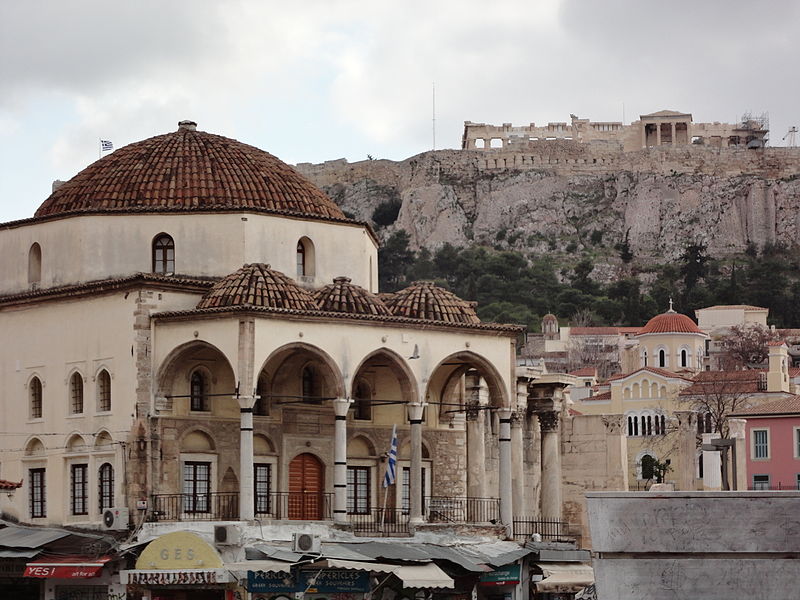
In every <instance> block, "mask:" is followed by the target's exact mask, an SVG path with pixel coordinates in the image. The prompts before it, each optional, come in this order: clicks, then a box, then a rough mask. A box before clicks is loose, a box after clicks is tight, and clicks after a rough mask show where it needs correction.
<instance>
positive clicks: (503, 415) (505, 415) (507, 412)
mask: <svg viewBox="0 0 800 600" xmlns="http://www.w3.org/2000/svg"><path fill="white" fill-rule="evenodd" d="M511 414H512V410H511V409H510V408H508V407H506V406H504V407H502V408H499V409H498V410H497V415H498V416H499V417H500V419H501V420H505V421H509V422H510V421H511Z"/></svg>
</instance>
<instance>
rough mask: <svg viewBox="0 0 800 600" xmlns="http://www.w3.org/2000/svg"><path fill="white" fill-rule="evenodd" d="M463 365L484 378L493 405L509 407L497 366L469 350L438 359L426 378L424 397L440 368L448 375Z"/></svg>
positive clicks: (506, 391)
mask: <svg viewBox="0 0 800 600" xmlns="http://www.w3.org/2000/svg"><path fill="white" fill-rule="evenodd" d="M465 366H466V367H471V368H473V369H476V370H477V371H478V372H479V373H480V374H481V376H482V377H483V378H484V379H485V380H486V383H487V385H488V386H489V401H490V403H491V404H492V405H493V406H495V407H498V408H510V407H511V404H510V400H509V397H508V390H507V389H506V385H505V381H504V380H503V377H502V376H501V375H500V373H499V372H498V370H497V368H496V367H495V366H494V364H492V362H491V361H489V360H487V359H486V358H485V357H483V356H481V355H480V354H477V353H476V352H472V351H469V350H464V351H460V352H455V353H453V354H450V355H449V356H447V357H445V358H443V359H442V360H440V361H439V363H438V364H437V365H436V367H435V368H434V369H433V370H432V371H431V377H430V379H429V380H428V387H427V389H426V397H427V396H428V394H429V393H430V389H431V385H432V381H433V380H434V375H436V374H437V373H438V372H440V371H441V370H443V369H446V370H447V371H446V374H447V376H449V375H450V372H451V371H455V370H457V369H460V368H463V367H465ZM445 379H446V378H445Z"/></svg>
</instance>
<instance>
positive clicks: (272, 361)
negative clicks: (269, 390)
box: [259, 342, 345, 398]
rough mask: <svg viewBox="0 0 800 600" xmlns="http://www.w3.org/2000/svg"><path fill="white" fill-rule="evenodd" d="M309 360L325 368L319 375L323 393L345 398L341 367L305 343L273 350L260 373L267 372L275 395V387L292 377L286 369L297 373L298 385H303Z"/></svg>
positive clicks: (286, 345) (323, 352)
mask: <svg viewBox="0 0 800 600" xmlns="http://www.w3.org/2000/svg"><path fill="white" fill-rule="evenodd" d="M309 358H310V359H311V362H313V363H316V364H318V365H319V366H321V367H323V368H322V369H320V370H319V373H318V375H319V376H320V377H321V383H322V385H323V390H322V391H324V392H328V393H330V394H331V395H332V396H333V397H335V398H344V397H345V386H344V378H343V376H342V371H341V369H340V368H339V365H337V364H336V361H335V360H333V358H332V357H331V355H330V354H328V353H327V352H325V351H324V350H322V349H321V348H319V347H317V346H313V345H311V344H307V343H305V342H292V343H289V344H285V345H283V346H281V347H279V348H276V349H275V350H273V351H272V352H271V353H270V355H269V356H268V357H267V359H266V360H265V361H264V362H263V363H262V365H261V369H259V373H261V372H264V371H266V373H267V374H268V376H269V377H270V382H271V384H272V386H273V393H275V391H274V390H275V387H276V386H278V385H279V384H281V383H285V378H286V377H287V376H290V375H287V373H286V372H284V368H286V369H287V370H289V371H292V372H295V373H294V374H295V375H296V376H297V377H298V385H299V384H300V383H301V381H300V378H301V373H302V371H301V369H302V368H303V367H305V366H307V365H308V364H309ZM290 363H291V364H290ZM290 367H291V368H290Z"/></svg>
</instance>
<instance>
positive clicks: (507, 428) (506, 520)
mask: <svg viewBox="0 0 800 600" xmlns="http://www.w3.org/2000/svg"><path fill="white" fill-rule="evenodd" d="M498 413H499V417H500V432H499V433H500V435H499V436H498V440H497V441H498V443H499V454H500V469H499V473H498V475H499V479H500V481H499V485H498V488H499V489H498V491H499V493H500V522H501V523H502V524H503V525H505V526H506V529H507V530H508V531H509V533H510V532H511V526H512V525H513V521H514V506H513V502H514V500H513V495H512V494H513V492H512V491H511V409H510V408H501V409H500V410H499V411H498Z"/></svg>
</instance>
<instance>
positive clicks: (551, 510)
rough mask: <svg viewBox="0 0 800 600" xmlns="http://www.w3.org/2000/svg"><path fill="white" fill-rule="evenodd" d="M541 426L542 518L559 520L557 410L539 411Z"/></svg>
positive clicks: (559, 465) (559, 469) (559, 445)
mask: <svg viewBox="0 0 800 600" xmlns="http://www.w3.org/2000/svg"><path fill="white" fill-rule="evenodd" d="M539 423H540V424H541V427H542V518H544V519H558V520H559V521H560V520H561V439H560V438H561V434H560V431H559V412H558V411H555V410H550V411H546V412H540V413H539Z"/></svg>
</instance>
